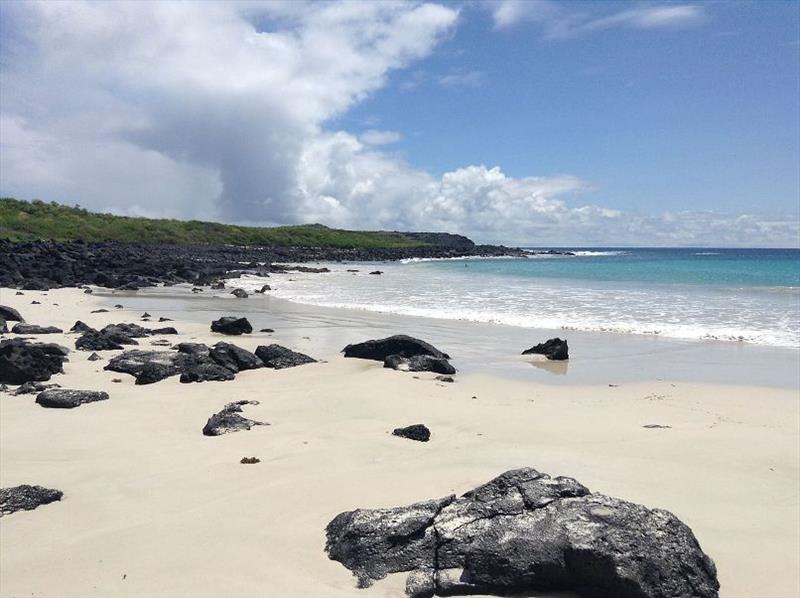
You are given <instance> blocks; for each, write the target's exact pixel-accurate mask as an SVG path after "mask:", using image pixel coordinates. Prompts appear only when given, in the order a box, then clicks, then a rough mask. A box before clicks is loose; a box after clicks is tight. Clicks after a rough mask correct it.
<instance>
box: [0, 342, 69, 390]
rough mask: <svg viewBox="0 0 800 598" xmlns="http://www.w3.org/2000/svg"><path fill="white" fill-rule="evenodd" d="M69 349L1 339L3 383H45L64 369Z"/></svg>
mask: <svg viewBox="0 0 800 598" xmlns="http://www.w3.org/2000/svg"><path fill="white" fill-rule="evenodd" d="M67 353H68V349H67V348H66V347H62V346H60V345H56V344H54V343H36V344H34V343H29V342H27V341H24V340H22V339H10V340H4V341H0V384H24V383H25V382H29V381H35V382H44V381H46V380H49V379H50V376H52V375H53V374H60V373H63V371H64V362H65V361H66V355H67Z"/></svg>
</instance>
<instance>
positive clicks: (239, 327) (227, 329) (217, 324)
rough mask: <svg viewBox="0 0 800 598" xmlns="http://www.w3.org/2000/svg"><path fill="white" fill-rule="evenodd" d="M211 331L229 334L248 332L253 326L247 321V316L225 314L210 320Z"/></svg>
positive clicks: (251, 330)
mask: <svg viewBox="0 0 800 598" xmlns="http://www.w3.org/2000/svg"><path fill="white" fill-rule="evenodd" d="M211 332H219V333H220V334H230V335H239V334H250V333H251V332H253V327H252V326H251V325H250V322H248V321H247V318H235V317H233V316H226V317H224V318H220V319H219V320H214V321H213V322H211Z"/></svg>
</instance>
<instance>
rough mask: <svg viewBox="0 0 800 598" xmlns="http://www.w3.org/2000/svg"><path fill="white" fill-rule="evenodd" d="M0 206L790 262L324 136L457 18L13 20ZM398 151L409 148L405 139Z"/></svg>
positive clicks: (559, 189) (686, 227) (389, 12)
mask: <svg viewBox="0 0 800 598" xmlns="http://www.w3.org/2000/svg"><path fill="white" fill-rule="evenodd" d="M0 11H2V14H1V15H0V18H2V22H3V27H2V62H0V68H2V86H1V87H0V94H2V96H1V97H0V100H1V101H0V142H1V143H2V148H0V192H2V193H3V194H6V195H13V196H17V197H28V198H30V197H40V198H42V199H48V200H49V199H54V200H58V201H65V202H69V203H80V204H81V205H83V206H85V207H89V208H92V209H100V210H111V211H114V212H118V213H127V214H141V215H151V216H169V217H180V218H208V219H219V220H224V221H229V222H243V223H251V224H273V223H293V222H315V221H316V222H323V223H325V224H329V225H335V226H345V227H365V228H390V229H424V230H449V231H457V232H465V233H467V234H470V235H473V236H475V237H476V238H478V239H480V240H502V241H508V242H533V243H542V244H544V243H547V244H577V243H586V244H589V243H597V244H607V243H642V242H645V243H653V244H698V243H712V244H713V243H728V244H741V243H744V242H748V243H753V244H763V243H768V244H793V243H796V242H797V237H798V234H800V233H798V226H797V221H796V219H795V220H786V219H772V220H766V219H764V218H757V217H754V216H719V215H715V214H686V213H683V214H665V215H661V216H658V217H653V216H644V215H634V214H628V213H622V212H619V211H616V210H611V209H607V208H604V207H601V206H597V205H591V204H587V203H586V202H585V201H584V200H583V199H582V197H585V196H582V193H583V192H586V191H588V190H590V186H589V185H588V184H587V183H585V182H583V181H581V180H579V179H578V178H576V177H574V176H568V175H564V176H549V177H526V178H514V177H509V176H506V175H505V174H504V173H503V172H502V170H501V168H499V167H486V166H482V165H478V166H474V165H473V166H465V167H463V168H460V169H457V170H454V171H452V172H447V173H444V174H443V175H442V176H434V175H432V174H431V173H428V172H425V171H422V170H419V169H415V168H412V167H411V166H409V164H408V163H407V162H406V161H405V160H404V159H403V158H402V157H400V156H398V155H396V154H394V153H392V151H391V143H392V142H394V141H396V140H398V139H399V138H400V136H401V135H400V134H398V133H396V132H385V131H372V132H367V133H365V134H363V135H361V136H360V137H359V136H357V135H354V134H351V133H350V132H347V131H336V130H331V129H330V125H329V123H330V122H332V119H334V118H335V117H337V116H340V115H342V114H344V113H345V112H346V111H347V110H348V109H350V108H351V107H352V106H354V105H355V104H357V103H358V102H360V101H362V100H363V99H364V98H366V97H367V96H369V94H371V93H373V92H374V91H376V90H378V89H380V88H381V87H383V86H385V85H386V83H387V78H388V76H389V74H390V73H391V72H392V71H393V70H396V69H402V68H404V67H406V66H408V65H410V64H411V63H413V62H414V61H417V60H420V59H422V58H424V57H426V56H427V55H429V54H430V53H431V52H433V51H435V49H436V47H437V46H438V45H439V44H440V43H441V42H442V41H443V40H444V39H446V38H447V37H448V36H449V35H451V33H452V32H453V30H454V28H455V27H456V26H457V22H458V19H459V11H458V9H457V8H454V7H453V5H452V4H448V5H447V6H443V5H437V4H418V3H411V2H389V1H383V2H365V3H357V2H343V3H334V2H324V3H304V2H300V1H297V0H292V1H289V2H269V3H253V2H221V3H211V2H202V3H177V2H176V3H168V2H153V3H149V2H136V3H121V2H114V3H91V2H43V3H35V2H33V3H2V5H0ZM401 133H402V132H401Z"/></svg>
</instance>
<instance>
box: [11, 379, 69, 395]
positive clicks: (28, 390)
mask: <svg viewBox="0 0 800 598" xmlns="http://www.w3.org/2000/svg"><path fill="white" fill-rule="evenodd" d="M48 388H60V386H59V385H58V384H45V383H44V382H26V383H25V384H20V385H19V386H18V387H17V389H16V390H15V391H14V392H12V393H11V394H13V395H14V396H17V395H32V394H36V393H40V392H42V391H44V390H47V389H48Z"/></svg>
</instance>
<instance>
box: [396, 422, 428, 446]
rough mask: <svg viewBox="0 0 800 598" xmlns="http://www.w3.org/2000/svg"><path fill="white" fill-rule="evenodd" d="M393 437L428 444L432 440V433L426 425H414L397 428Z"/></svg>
mask: <svg viewBox="0 0 800 598" xmlns="http://www.w3.org/2000/svg"><path fill="white" fill-rule="evenodd" d="M392 435H393V436H400V437H401V438H408V439H409V440H416V441H418V442H428V440H430V439H431V431H430V430H429V429H428V426H426V425H425V424H414V425H413V426H406V427H405V428H395V429H394V431H393V432H392Z"/></svg>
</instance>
